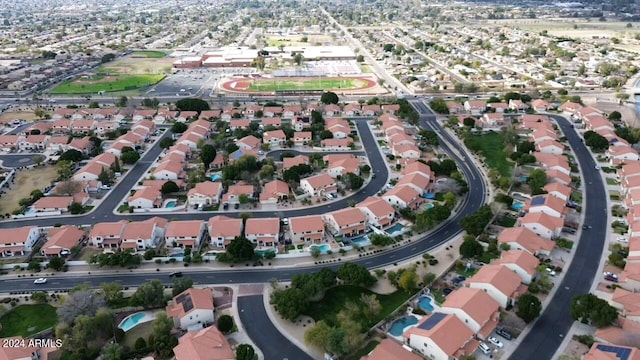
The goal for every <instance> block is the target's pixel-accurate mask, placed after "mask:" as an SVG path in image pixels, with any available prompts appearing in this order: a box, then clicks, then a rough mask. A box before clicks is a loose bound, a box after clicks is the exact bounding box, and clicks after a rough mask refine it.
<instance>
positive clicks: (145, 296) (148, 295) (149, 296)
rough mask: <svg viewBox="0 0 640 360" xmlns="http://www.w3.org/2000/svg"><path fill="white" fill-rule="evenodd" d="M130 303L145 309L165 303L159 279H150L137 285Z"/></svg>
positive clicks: (162, 287)
mask: <svg viewBox="0 0 640 360" xmlns="http://www.w3.org/2000/svg"><path fill="white" fill-rule="evenodd" d="M131 304H132V305H135V306H142V307H144V308H145V309H150V308H154V307H161V306H164V305H166V303H165V297H164V286H163V285H162V282H161V281H160V280H151V281H149V282H147V283H144V284H142V285H140V286H139V287H138V289H137V290H136V292H135V293H134V294H133V296H132V297H131Z"/></svg>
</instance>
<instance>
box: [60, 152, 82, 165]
mask: <svg viewBox="0 0 640 360" xmlns="http://www.w3.org/2000/svg"><path fill="white" fill-rule="evenodd" d="M83 157H84V155H83V154H82V152H80V151H78V150H76V149H69V150H67V151H65V152H63V153H62V155H60V158H59V159H58V160H59V161H71V162H74V163H77V162H78V161H80V160H82V158H83Z"/></svg>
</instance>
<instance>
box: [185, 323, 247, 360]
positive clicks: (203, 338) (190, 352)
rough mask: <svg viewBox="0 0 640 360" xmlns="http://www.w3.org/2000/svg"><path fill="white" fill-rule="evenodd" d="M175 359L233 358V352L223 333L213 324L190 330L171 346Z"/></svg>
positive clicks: (223, 359) (205, 359)
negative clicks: (174, 345) (175, 344)
mask: <svg viewBox="0 0 640 360" xmlns="http://www.w3.org/2000/svg"><path fill="white" fill-rule="evenodd" d="M173 353H174V354H175V359H176V360H234V359H235V358H236V355H235V352H234V351H233V348H232V347H231V344H229V341H227V338H226V336H225V335H224V334H222V333H221V332H220V330H218V328H217V327H215V326H210V327H208V328H204V329H202V330H198V331H190V332H188V333H186V334H184V335H183V336H182V337H180V338H179V339H178V345H177V346H176V347H174V348H173Z"/></svg>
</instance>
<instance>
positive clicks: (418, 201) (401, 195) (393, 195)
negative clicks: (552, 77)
mask: <svg viewBox="0 0 640 360" xmlns="http://www.w3.org/2000/svg"><path fill="white" fill-rule="evenodd" d="M382 198H383V199H384V200H385V201H386V202H388V203H389V205H391V206H395V207H397V208H400V209H404V208H409V209H412V210H415V209H417V208H418V207H419V206H420V205H422V204H423V203H424V199H423V198H422V197H421V196H420V193H419V192H417V191H416V190H415V189H414V188H413V187H411V186H408V185H402V186H395V187H394V188H393V189H391V190H389V191H387V192H386V193H384V194H383V195H382Z"/></svg>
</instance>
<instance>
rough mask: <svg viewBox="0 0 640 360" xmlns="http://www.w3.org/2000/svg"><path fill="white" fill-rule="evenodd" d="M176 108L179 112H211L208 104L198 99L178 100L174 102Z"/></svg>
mask: <svg viewBox="0 0 640 360" xmlns="http://www.w3.org/2000/svg"><path fill="white" fill-rule="evenodd" d="M176 108H177V109H178V110H180V111H197V112H202V111H206V110H211V108H210V107H209V103H208V102H206V101H205V100H202V99H198V98H186V99H180V100H178V101H176Z"/></svg>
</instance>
